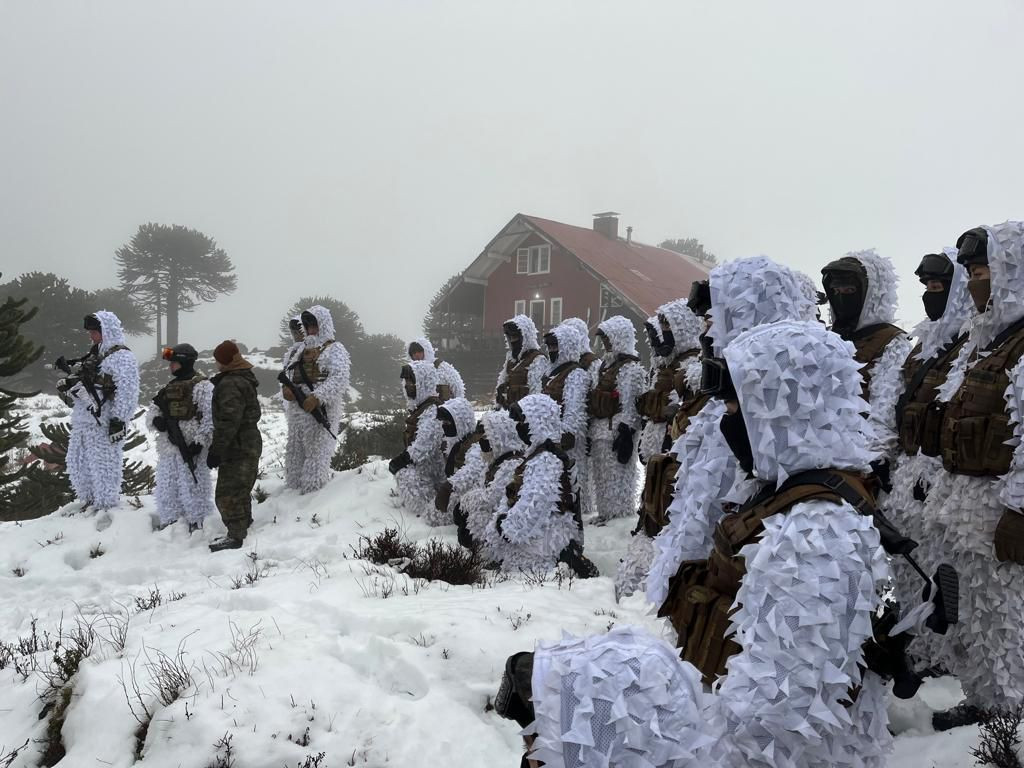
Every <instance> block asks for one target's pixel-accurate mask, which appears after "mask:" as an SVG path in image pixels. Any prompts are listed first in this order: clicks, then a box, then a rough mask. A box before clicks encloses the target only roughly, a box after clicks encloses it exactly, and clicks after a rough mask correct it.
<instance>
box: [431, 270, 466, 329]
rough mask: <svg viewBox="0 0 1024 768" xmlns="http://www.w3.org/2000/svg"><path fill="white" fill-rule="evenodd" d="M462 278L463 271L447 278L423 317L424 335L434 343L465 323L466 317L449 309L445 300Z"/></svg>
mask: <svg viewBox="0 0 1024 768" xmlns="http://www.w3.org/2000/svg"><path fill="white" fill-rule="evenodd" d="M461 280H462V273H461V272H459V273H458V274H457V275H452V276H451V277H449V278H448V279H447V280H445V281H444V285H442V286H441V287H440V288H438V289H437V292H436V293H435V294H434V297H433V298H432V299H431V300H430V304H429V306H427V314H426V315H424V317H423V335H424V336H426V337H427V338H428V339H430V341H431V342H432V343H433V342H436V341H438V340H439V339H441V338H444V337H445V336H447V335H450V334H451V332H452V331H456V330H460V327H461V325H462V324H463V323H464V318H463V317H461V316H459V315H457V313H454V312H451V311H449V306H448V303H447V302H446V301H443V300H444V299H446V298H447V296H448V294H449V293H451V290H452V288H454V287H455V286H456V285H458V283H459V281H461Z"/></svg>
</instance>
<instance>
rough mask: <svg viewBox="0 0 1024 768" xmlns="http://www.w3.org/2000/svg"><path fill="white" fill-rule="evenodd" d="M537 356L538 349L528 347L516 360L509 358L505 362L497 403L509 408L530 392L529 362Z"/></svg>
mask: <svg viewBox="0 0 1024 768" xmlns="http://www.w3.org/2000/svg"><path fill="white" fill-rule="evenodd" d="M539 356H540V350H539V349H528V350H526V351H524V352H523V353H522V354H521V355H520V356H519V359H518V360H509V361H508V362H507V363H505V381H504V383H502V384H501V385H499V386H498V393H497V400H498V405H500V406H502V407H503V408H511V407H512V406H513V405H515V404H516V403H518V402H519V401H520V400H522V399H523V398H524V397H526V396H527V395H528V394H530V383H529V375H530V364H531V363H532V362H533V361H534V360H536V359H537V358H538V357H539Z"/></svg>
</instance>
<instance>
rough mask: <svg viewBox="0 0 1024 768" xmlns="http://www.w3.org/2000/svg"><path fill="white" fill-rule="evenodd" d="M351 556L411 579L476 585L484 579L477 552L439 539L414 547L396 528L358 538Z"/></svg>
mask: <svg viewBox="0 0 1024 768" xmlns="http://www.w3.org/2000/svg"><path fill="white" fill-rule="evenodd" d="M352 553H353V554H354V555H355V556H356V557H358V558H359V559H360V560H369V561H370V562H371V563H376V564H377V565H393V566H395V567H396V568H397V569H398V570H399V571H401V572H402V573H404V574H406V575H407V576H410V577H411V578H413V579H426V580H427V581H445V582H448V583H449V584H477V583H479V582H480V580H481V579H482V578H483V562H482V561H481V559H480V556H479V554H478V553H477V552H476V551H471V550H468V549H463V548H462V547H459V546H453V545H451V544H448V543H446V542H443V541H441V540H440V539H429V540H428V541H427V542H426V543H424V544H415V543H413V542H411V541H409V540H408V539H406V538H404V537H403V536H402V534H400V533H399V532H398V529H396V528H385V529H384V530H383V531H381V532H380V533H378V534H377V535H375V536H360V537H359V545H358V546H355V547H352Z"/></svg>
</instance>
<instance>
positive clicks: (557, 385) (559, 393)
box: [540, 361, 580, 405]
mask: <svg viewBox="0 0 1024 768" xmlns="http://www.w3.org/2000/svg"><path fill="white" fill-rule="evenodd" d="M579 367H580V364H579V363H577V362H573V361H570V362H568V363H562V364H561V365H560V366H558V367H557V368H555V370H554V371H553V372H552V373H551V374H549V375H547V376H545V377H544V378H543V379H541V390H540V391H541V393H542V394H545V395H547V396H548V397H550V398H551V399H552V400H554V401H555V402H556V403H558V404H559V405H562V399H563V397H564V396H565V380H566V379H567V378H569V374H570V373H572V372H573V371H575V370H577V369H578V368H579Z"/></svg>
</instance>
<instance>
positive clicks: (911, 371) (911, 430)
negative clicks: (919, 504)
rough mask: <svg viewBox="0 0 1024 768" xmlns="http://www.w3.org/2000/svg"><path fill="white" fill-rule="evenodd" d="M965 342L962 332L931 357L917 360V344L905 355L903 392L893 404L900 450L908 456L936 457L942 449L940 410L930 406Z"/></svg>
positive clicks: (919, 346)
mask: <svg viewBox="0 0 1024 768" xmlns="http://www.w3.org/2000/svg"><path fill="white" fill-rule="evenodd" d="M966 341H967V334H964V335H963V336H961V337H960V338H958V339H956V340H955V341H954V342H953V343H952V344H950V345H948V346H947V347H946V348H945V349H942V350H940V351H939V353H938V354H937V355H936V356H935V357H933V358H931V359H930V360H918V359H916V358H917V355H918V353H920V351H921V345H920V344H918V345H917V346H916V347H914V351H913V352H911V353H910V356H909V357H908V358H907V362H906V365H904V366H903V394H902V395H901V396H900V400H899V402H898V403H897V404H896V428H897V431H898V433H899V446H900V450H902V451H903V452H904V453H906V454H907V455H908V456H913V455H915V454H916V453H918V451H920V452H921V453H923V454H924V455H925V456H938V455H939V453H940V452H941V439H942V418H941V413H940V412H939V411H936V410H935V409H933V408H929V405H931V403H932V402H933V401H934V400H935V397H936V395H938V391H939V387H940V386H942V382H944V381H945V380H946V377H947V376H948V375H949V370H950V368H952V367H953V362H954V361H955V360H956V357H957V355H958V354H959V352H960V348H961V347H962V346H963V345H964V343H965V342H966Z"/></svg>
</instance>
